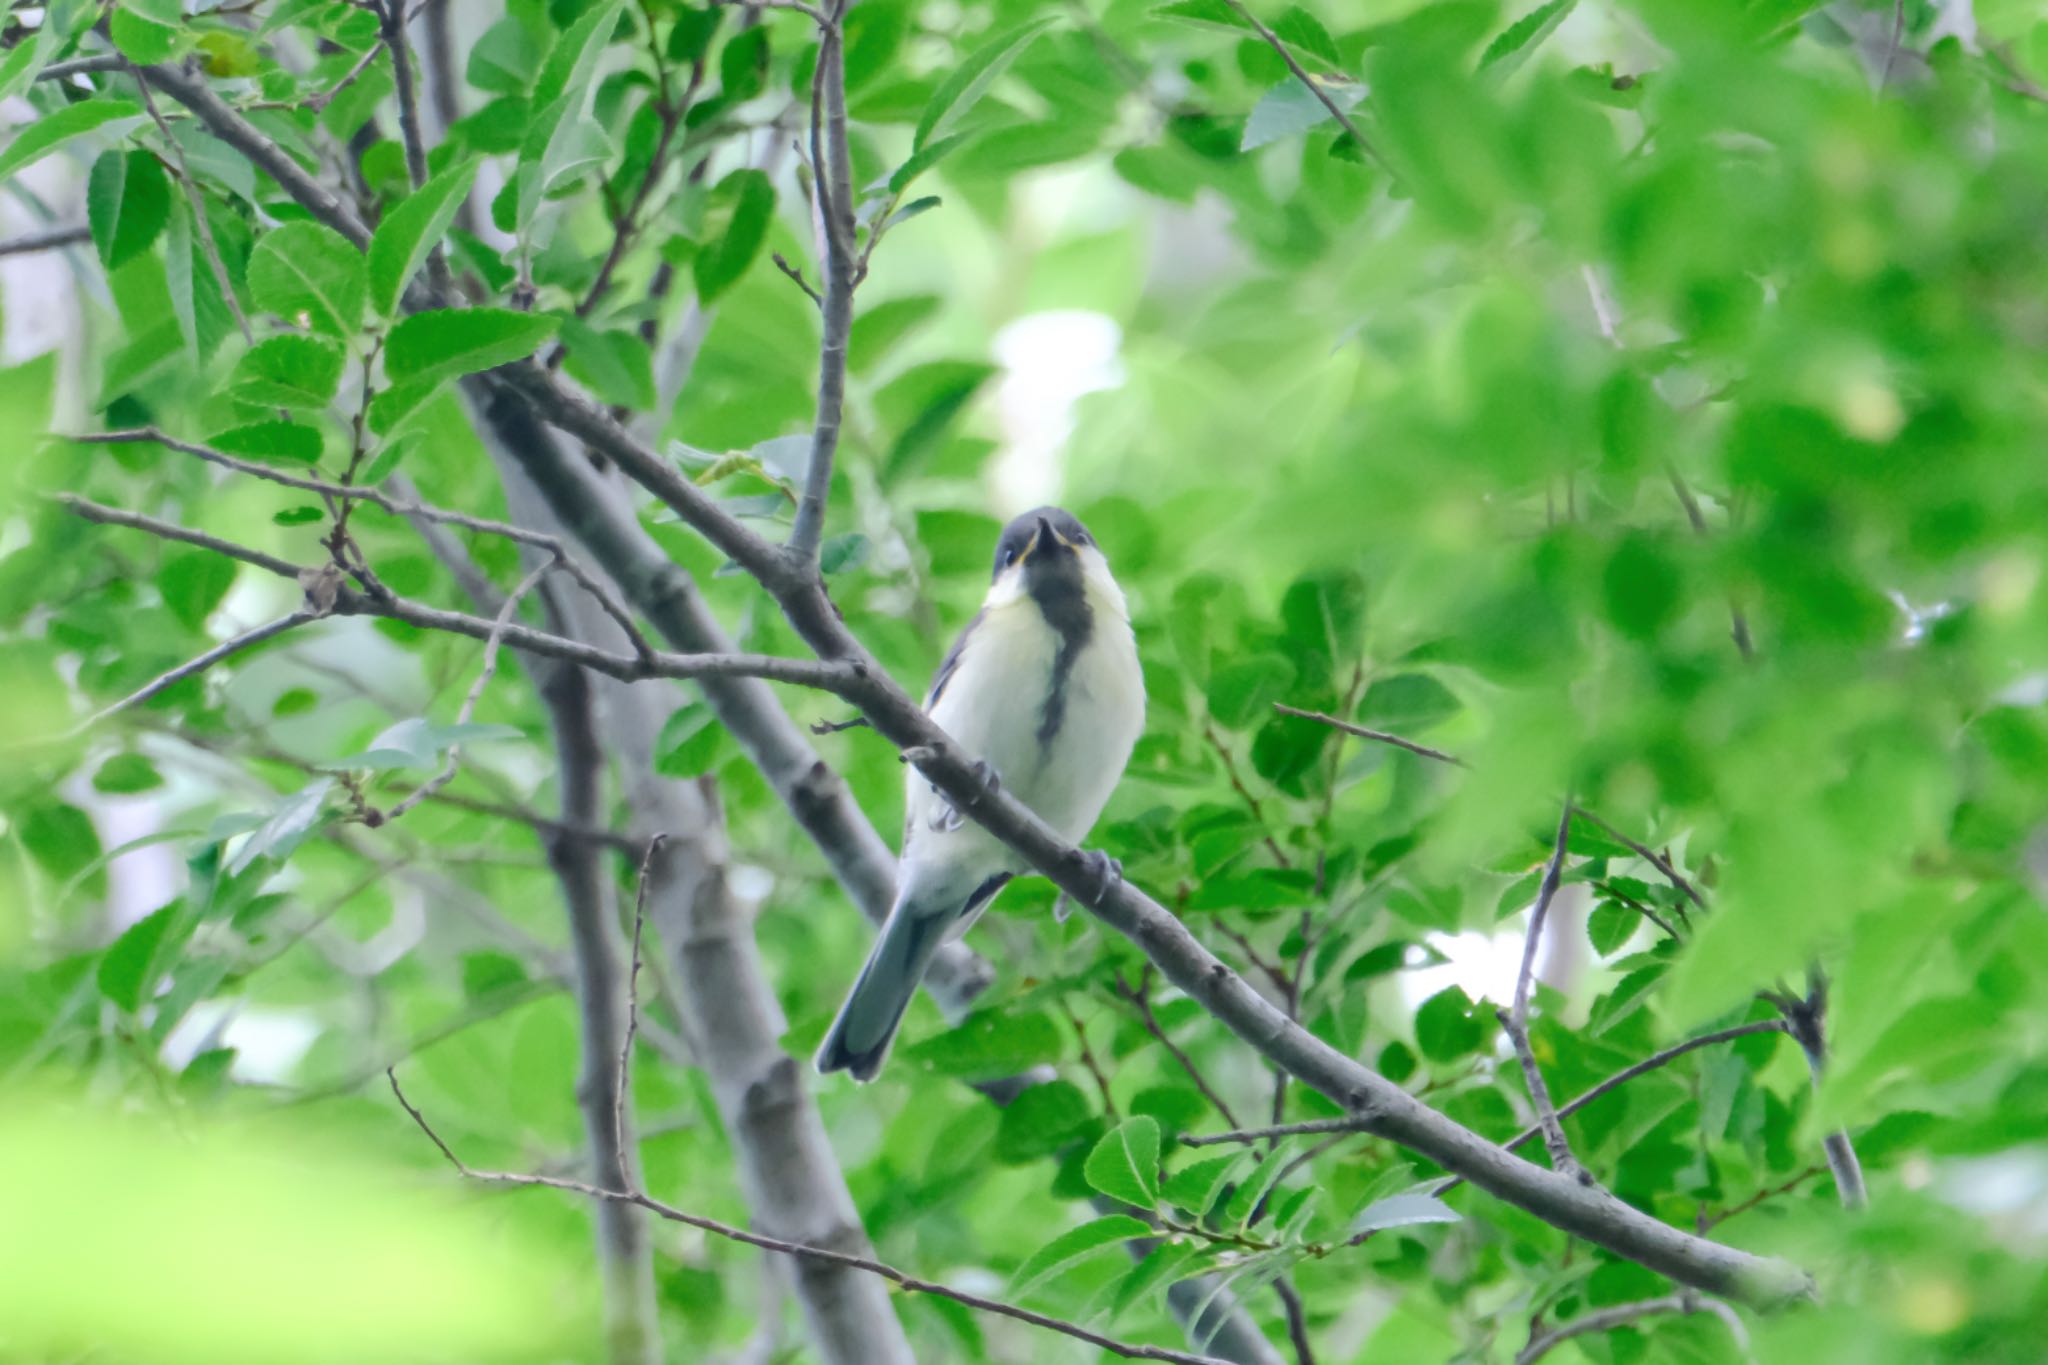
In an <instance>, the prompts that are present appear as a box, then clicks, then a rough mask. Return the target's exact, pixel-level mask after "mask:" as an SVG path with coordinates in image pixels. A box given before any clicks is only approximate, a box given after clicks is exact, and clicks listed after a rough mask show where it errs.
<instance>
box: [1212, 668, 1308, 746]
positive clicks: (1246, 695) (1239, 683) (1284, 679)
mask: <svg viewBox="0 0 2048 1365" xmlns="http://www.w3.org/2000/svg"><path fill="white" fill-rule="evenodd" d="M1293 684H1294V665H1293V664H1292V663H1289V662H1288V660H1287V658H1286V657H1285V656H1284V655H1280V654H1253V655H1250V656H1249V657H1246V658H1242V659H1238V660H1236V661H1234V662H1232V663H1228V664H1225V665H1224V666H1223V667H1221V668H1219V669H1217V670H1216V672H1215V673H1214V674H1213V675H1212V676H1211V677H1210V679H1209V689H1208V694H1209V714H1210V715H1212V716H1214V717H1215V718H1216V723H1217V724H1218V725H1221V726H1223V727H1224V728H1225V729H1227V730H1242V729H1244V728H1245V726H1247V725H1250V724H1251V723H1252V722H1253V721H1255V720H1265V719H1266V718H1267V716H1268V715H1269V714H1270V713H1271V710H1272V706H1273V703H1274V702H1276V701H1278V700H1280V698H1281V697H1282V696H1283V695H1285V694H1286V691H1287V689H1288V688H1289V687H1291V686H1293Z"/></svg>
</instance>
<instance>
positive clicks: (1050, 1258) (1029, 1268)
mask: <svg viewBox="0 0 2048 1365" xmlns="http://www.w3.org/2000/svg"><path fill="white" fill-rule="evenodd" d="M1151 1234H1152V1229H1151V1228H1150V1227H1148V1226H1147V1225H1146V1224H1144V1223H1141V1222H1139V1221H1138V1220H1137V1219H1135V1218H1133V1217H1131V1216H1130V1215H1129V1214H1125V1213H1112V1214H1109V1215H1108V1216H1106V1217H1103V1218H1097V1219H1093V1220H1092V1221H1090V1222H1086V1223H1083V1224H1081V1226H1079V1227H1077V1228H1069V1229H1067V1230H1066V1231H1065V1232H1063V1233H1061V1234H1060V1235H1059V1236H1057V1237H1055V1238H1053V1239H1052V1240H1051V1241H1050V1242H1047V1243H1046V1244H1045V1245H1044V1246H1042V1247H1040V1248H1039V1249H1038V1250H1036V1251H1034V1252H1032V1253H1031V1254H1030V1255H1029V1256H1027V1257H1025V1258H1024V1264H1022V1265H1020V1266H1018V1267H1017V1273H1016V1274H1015V1275H1013V1276H1011V1277H1010V1294H1011V1295H1012V1296H1013V1297H1015V1298H1022V1297H1024V1295H1026V1294H1028V1293H1029V1292H1030V1291H1031V1290H1033V1289H1035V1288H1037V1287H1038V1285H1039V1283H1040V1282H1041V1281H1043V1280H1045V1279H1047V1278H1049V1277H1051V1276H1053V1275H1055V1274H1057V1273H1058V1272H1060V1271H1061V1270H1064V1269H1066V1267H1068V1266H1070V1265H1072V1264H1073V1263H1074V1262H1076V1261H1078V1260H1080V1259H1081V1258H1082V1257H1084V1256H1088V1255H1092V1254H1093V1253H1095V1252H1098V1251H1100V1250H1102V1249H1103V1248H1104V1247H1108V1246H1114V1245H1115V1244H1116V1243H1118V1242H1128V1241H1130V1240H1131V1239H1132V1238H1134V1237H1149V1236H1150V1235H1151Z"/></svg>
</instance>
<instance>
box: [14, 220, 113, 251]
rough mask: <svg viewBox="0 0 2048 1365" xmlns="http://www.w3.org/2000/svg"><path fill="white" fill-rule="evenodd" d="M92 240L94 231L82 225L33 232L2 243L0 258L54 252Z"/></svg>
mask: <svg viewBox="0 0 2048 1365" xmlns="http://www.w3.org/2000/svg"><path fill="white" fill-rule="evenodd" d="M91 240H92V229H91V228H89V227H86V226H84V225H83V224H80V225H79V226H77V227H60V228H50V229H48V230H46V231H43V232H31V233H28V234H27V235H26V236H22V237H10V238H8V239H7V240H6V241H4V242H0V256H25V255H27V254H28V253H30V252H32V251H54V250H56V249H58V248H60V247H67V246H81V245H83V244H85V243H86V242H90V241H91Z"/></svg>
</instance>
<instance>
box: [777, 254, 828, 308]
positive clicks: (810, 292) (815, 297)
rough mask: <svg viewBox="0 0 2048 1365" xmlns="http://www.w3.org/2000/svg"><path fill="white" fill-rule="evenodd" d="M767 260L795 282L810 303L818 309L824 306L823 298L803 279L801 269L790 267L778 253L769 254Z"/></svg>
mask: <svg viewBox="0 0 2048 1365" xmlns="http://www.w3.org/2000/svg"><path fill="white" fill-rule="evenodd" d="M769 259H770V260H772V261H774V262H775V268H776V269H777V270H780V271H781V272H782V273H783V274H785V275H787V276H789V277H790V278H791V279H792V280H795V281H796V287H797V288H799V289H801V290H803V291H804V293H805V294H806V295H807V296H809V298H810V300H811V302H812V303H814V304H816V305H818V307H820V308H823V307H824V306H825V296H824V295H823V294H820V293H819V292H818V291H817V290H816V289H813V288H812V287H811V282H810V281H809V280H807V279H805V278H804V272H803V271H802V269H801V268H799V267H797V266H793V265H791V264H790V263H789V258H788V257H787V256H785V255H783V254H782V253H781V252H779V251H773V252H770V253H769Z"/></svg>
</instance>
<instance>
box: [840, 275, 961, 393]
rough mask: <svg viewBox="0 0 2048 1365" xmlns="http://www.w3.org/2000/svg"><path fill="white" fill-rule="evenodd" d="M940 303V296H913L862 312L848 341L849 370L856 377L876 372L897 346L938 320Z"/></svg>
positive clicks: (890, 301)
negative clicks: (872, 370)
mask: <svg viewBox="0 0 2048 1365" xmlns="http://www.w3.org/2000/svg"><path fill="white" fill-rule="evenodd" d="M941 302H942V300H941V299H940V298H939V296H938V295H937V294H911V295H907V296H906V297H903V298H898V299H884V300H883V301H882V302H880V303H877V304H874V305H872V306H869V307H865V308H863V309H862V311H861V313H860V315H859V316H858V317H856V318H855V319H854V320H853V332H852V335H851V336H850V337H849V338H848V339H847V344H846V367H847V368H848V369H849V370H852V371H853V372H854V373H855V374H865V373H867V372H868V371H869V370H871V369H873V368H874V367H875V366H876V364H878V363H879V362H880V361H881V359H882V357H883V356H885V355H887V354H888V353H889V350H890V348H891V347H893V346H895V345H896V343H897V342H899V341H901V340H902V339H903V338H904V337H905V336H907V335H909V334H910V332H912V331H913V330H915V329H916V328H918V327H920V326H922V325H924V324H925V323H926V322H929V321H930V320H931V319H932V318H933V317H935V316H937V314H938V312H939V306H940V304H941Z"/></svg>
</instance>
